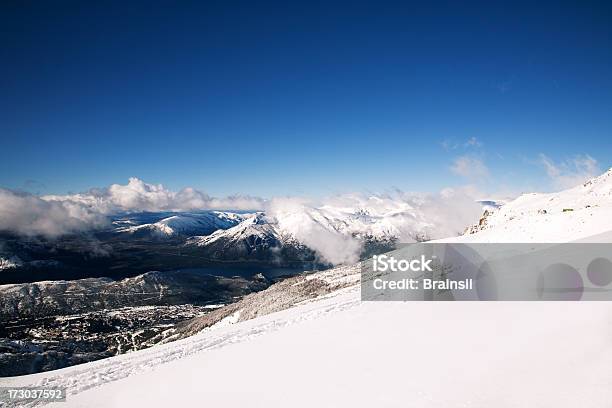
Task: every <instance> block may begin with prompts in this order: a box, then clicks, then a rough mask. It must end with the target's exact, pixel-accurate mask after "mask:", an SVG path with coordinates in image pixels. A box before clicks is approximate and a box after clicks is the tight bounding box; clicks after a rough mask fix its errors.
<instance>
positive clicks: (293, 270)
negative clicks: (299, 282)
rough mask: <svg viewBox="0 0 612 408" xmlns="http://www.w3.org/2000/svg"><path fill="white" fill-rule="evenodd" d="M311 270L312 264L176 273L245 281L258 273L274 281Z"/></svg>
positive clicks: (224, 267) (208, 268)
mask: <svg viewBox="0 0 612 408" xmlns="http://www.w3.org/2000/svg"><path fill="white" fill-rule="evenodd" d="M311 270H313V265H312V263H308V264H305V265H303V266H301V267H274V266H269V265H252V264H244V265H243V264H240V265H235V264H234V265H211V266H205V267H201V268H182V269H176V272H186V273H201V274H203V275H213V276H223V277H226V278H231V277H233V276H239V277H241V278H246V279H250V278H252V277H253V276H255V275H257V274H258V273H261V274H262V275H263V276H265V277H266V278H268V279H270V280H274V279H278V278H281V277H287V276H295V275H299V274H301V273H303V272H304V271H311Z"/></svg>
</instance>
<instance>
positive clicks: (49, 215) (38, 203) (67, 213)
mask: <svg viewBox="0 0 612 408" xmlns="http://www.w3.org/2000/svg"><path fill="white" fill-rule="evenodd" d="M106 223H107V218H106V217H105V216H104V215H103V214H101V213H100V212H99V211H97V210H95V209H92V208H90V207H87V206H84V205H81V204H78V203H74V202H70V201H46V200H43V199H41V198H39V197H37V196H34V195H31V194H25V193H17V192H14V191H10V190H5V189H0V230H3V231H10V232H13V233H17V234H23V235H45V236H49V237H55V236H58V235H63V234H66V233H70V232H76V231H83V230H87V229H91V228H98V227H102V226H104V225H106Z"/></svg>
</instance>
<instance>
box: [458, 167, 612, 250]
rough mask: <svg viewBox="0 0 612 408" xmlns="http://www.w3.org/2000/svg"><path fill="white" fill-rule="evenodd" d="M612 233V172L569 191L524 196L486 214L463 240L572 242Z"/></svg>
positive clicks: (469, 229)
mask: <svg viewBox="0 0 612 408" xmlns="http://www.w3.org/2000/svg"><path fill="white" fill-rule="evenodd" d="M611 230H612V169H610V170H608V171H607V172H606V173H604V174H602V175H600V176H598V177H595V178H593V179H591V180H589V181H587V182H585V183H584V184H581V185H579V186H576V187H574V188H571V189H568V190H564V191H560V192H558V193H549V194H543V193H530V194H523V195H521V196H520V197H518V198H517V199H515V200H513V201H511V202H509V203H507V204H505V205H503V206H502V207H500V208H499V209H495V210H487V211H486V212H485V215H484V217H482V218H481V220H480V222H479V224H478V225H474V226H472V227H470V228H468V230H467V231H466V232H467V234H468V237H465V238H462V239H461V240H462V241H463V240H466V241H468V242H569V241H574V240H578V239H583V238H587V237H592V236H595V235H598V234H602V233H606V232H608V231H611ZM471 234H474V235H471Z"/></svg>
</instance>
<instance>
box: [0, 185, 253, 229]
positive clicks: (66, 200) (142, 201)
mask: <svg viewBox="0 0 612 408" xmlns="http://www.w3.org/2000/svg"><path fill="white" fill-rule="evenodd" d="M264 206H265V200H263V199H261V198H256V197H248V196H233V197H226V198H215V197H210V196H209V195H207V194H206V193H203V192H201V191H199V190H196V189H193V188H184V189H182V190H180V191H177V192H174V191H171V190H168V189H167V188H165V187H164V186H163V185H161V184H148V183H145V182H144V181H142V180H140V179H138V178H130V179H129V182H128V183H127V184H126V185H121V184H113V185H111V186H109V187H107V188H103V189H91V190H90V191H88V192H85V193H80V194H71V195H62V196H60V195H47V196H42V197H39V196H36V195H33V194H29V193H22V192H15V191H11V190H7V189H1V188H0V231H8V232H12V233H16V234H20V235H26V236H34V235H43V236H46V237H56V236H59V235H63V234H67V233H74V232H80V231H86V230H91V229H97V228H102V227H104V226H107V225H108V223H109V221H108V216H109V215H112V214H116V213H119V212H140V211H153V212H155V211H193V210H208V209H232V210H257V209H262V208H263V207H264Z"/></svg>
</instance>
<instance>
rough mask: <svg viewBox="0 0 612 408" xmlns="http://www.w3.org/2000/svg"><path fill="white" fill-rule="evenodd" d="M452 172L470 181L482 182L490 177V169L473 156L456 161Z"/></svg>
mask: <svg viewBox="0 0 612 408" xmlns="http://www.w3.org/2000/svg"><path fill="white" fill-rule="evenodd" d="M450 169H451V171H452V172H453V173H455V174H457V175H459V176H461V177H465V178H467V179H470V180H475V181H482V180H484V179H486V178H488V177H489V169H488V168H487V166H486V165H485V164H484V162H483V161H482V160H480V159H478V158H476V157H473V156H460V157H457V158H456V159H455V161H454V162H453V164H452V166H451V167H450Z"/></svg>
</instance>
